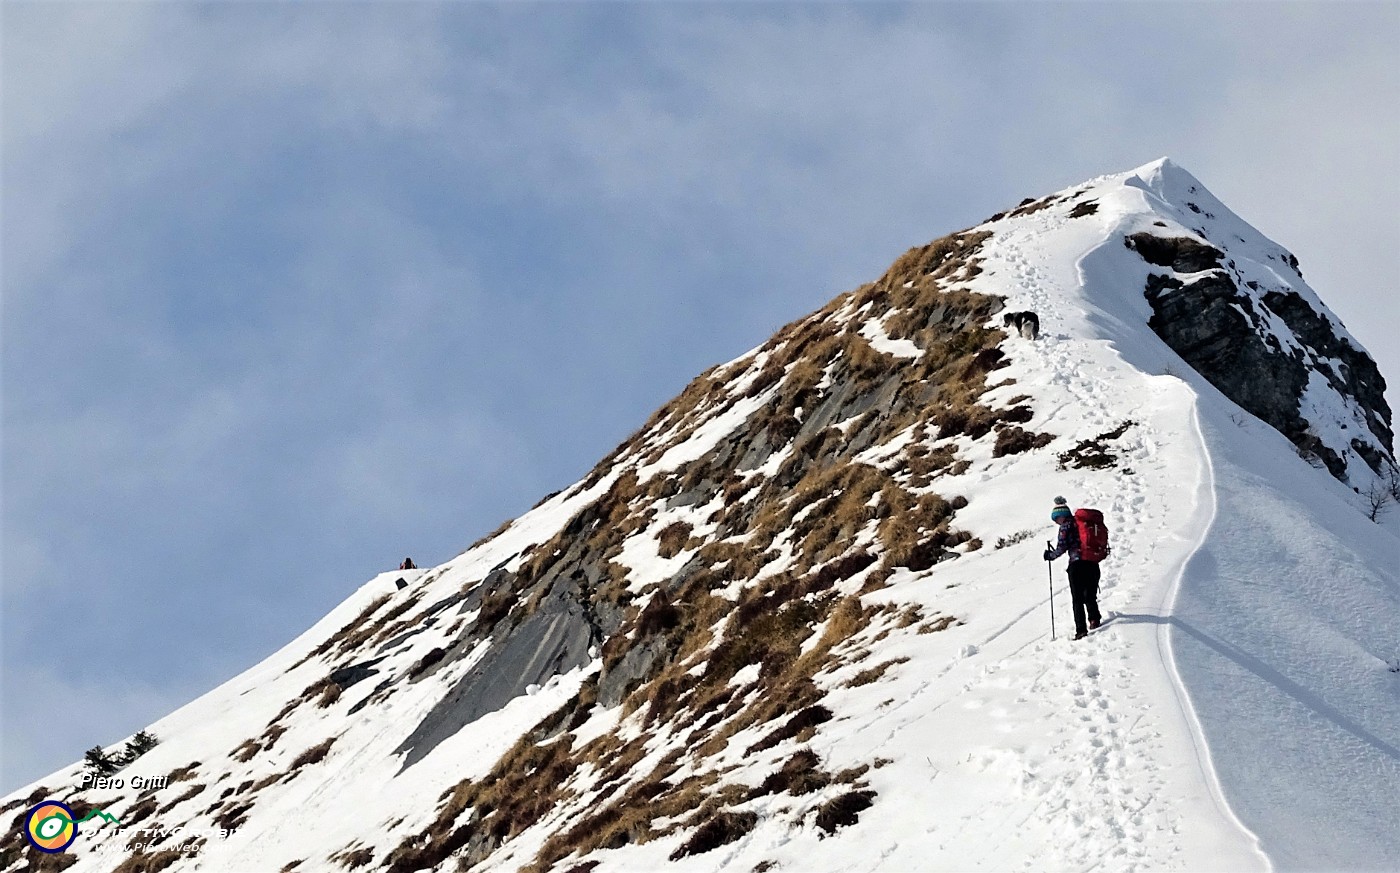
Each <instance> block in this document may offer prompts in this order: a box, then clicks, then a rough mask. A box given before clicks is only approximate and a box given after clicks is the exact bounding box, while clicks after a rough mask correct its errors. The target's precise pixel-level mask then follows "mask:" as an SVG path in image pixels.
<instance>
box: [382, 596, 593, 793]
mask: <svg viewBox="0 0 1400 873" xmlns="http://www.w3.org/2000/svg"><path fill="white" fill-rule="evenodd" d="M601 639H602V632H601V630H600V629H599V628H598V627H597V626H596V625H595V624H594V621H593V619H592V618H591V616H590V615H589V612H588V610H587V607H586V604H585V601H584V599H583V596H582V594H581V593H580V592H579V590H578V588H577V586H575V585H572V584H569V583H561V584H557V585H555V587H554V589H553V590H551V592H550V593H549V594H548V595H547V596H546V597H545V598H544V599H543V600H542V601H541V602H540V604H539V607H538V608H537V609H536V610H535V611H534V612H533V613H531V614H530V615H529V616H527V617H526V618H525V619H524V620H523V621H521V622H520V624H519V625H516V626H514V627H511V626H510V622H503V623H502V625H501V626H500V627H499V628H498V630H497V631H496V632H495V634H493V638H492V643H491V648H490V650H489V651H488V652H487V653H486V655H485V657H483V658H482V660H481V661H480V662H479V663H478V664H477V665H476V666H475V667H473V668H472V670H471V672H469V673H468V674H467V675H465V676H463V677H462V678H461V679H460V680H458V682H457V683H456V684H455V685H454V686H453V687H452V689H451V690H449V691H448V692H447V694H446V695H444V696H443V698H442V699H441V700H439V701H438V703H437V705H436V706H434V707H433V709H432V711H431V712H429V713H428V714H427V716H425V717H424V718H423V720H422V721H421V722H420V723H419V724H418V727H417V728H416V729H414V731H413V733H412V734H410V735H409V737H408V738H407V739H406V740H404V741H403V743H402V744H401V745H400V746H399V748H398V749H396V750H395V752H396V753H407V756H406V757H405V759H404V763H403V769H408V768H409V767H411V766H413V765H414V764H416V763H417V762H418V761H420V760H421V759H422V758H423V756H425V755H427V754H428V753H429V752H431V751H432V750H433V749H434V748H436V747H437V745H438V744H439V743H441V742H442V741H443V740H445V739H447V738H448V737H450V736H452V735H453V734H455V733H457V732H458V731H459V730H461V729H462V728H463V727H465V726H466V725H468V724H470V723H471V722H474V721H476V720H477V719H479V718H481V717H482V716H484V715H486V714H487V713H490V712H494V711H496V710H498V709H500V708H502V707H503V706H505V705H506V704H507V703H509V702H510V701H511V700H513V699H515V698H516V697H518V696H520V695H521V694H524V693H525V692H526V689H527V688H528V687H529V686H530V685H537V684H543V683H544V682H546V681H547V680H548V679H549V677H551V676H554V675H556V674H558V673H564V672H567V671H569V670H572V669H574V668H575V667H581V666H583V665H585V664H587V663H588V661H589V654H588V650H589V648H590V647H592V646H594V645H597V644H598V643H600V642H601ZM463 643H464V644H465V645H458V646H456V647H454V651H453V653H451V654H449V656H448V657H446V658H444V660H443V661H442V663H441V664H440V665H439V666H438V667H437V669H439V670H440V669H442V668H443V666H445V665H447V664H450V663H453V662H455V661H458V660H460V659H461V658H462V657H464V656H465V655H466V653H467V652H469V651H470V650H471V647H472V646H471V644H472V643H473V641H472V640H471V639H470V638H468V639H466V640H464V641H463Z"/></svg>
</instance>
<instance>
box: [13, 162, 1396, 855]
mask: <svg viewBox="0 0 1400 873" xmlns="http://www.w3.org/2000/svg"><path fill="white" fill-rule="evenodd" d="M1296 266H1297V265H1296V260H1295V259H1293V258H1292V256H1291V255H1289V254H1288V253H1287V252H1285V251H1284V250H1283V249H1281V248H1279V247H1278V246H1277V245H1275V244H1273V243H1272V242H1270V241H1268V240H1266V239H1264V238H1263V237H1262V236H1261V235H1259V234H1258V232H1257V231H1255V230H1253V228H1251V227H1249V225H1247V224H1245V223H1244V222H1243V221H1242V220H1240V219H1238V218H1237V217H1235V216H1234V215H1233V214H1232V213H1230V212H1229V210H1228V209H1226V208H1225V207H1224V206H1223V204H1220V203H1219V201H1217V200H1215V198H1214V197H1213V196H1211V195H1210V194H1209V192H1208V191H1206V190H1205V189H1204V187H1203V186H1201V185H1200V183H1199V182H1197V181H1196V180H1195V179H1194V178H1192V177H1191V176H1190V174H1188V173H1186V172H1185V171H1184V170H1182V169H1180V168H1179V167H1176V166H1175V165H1174V164H1172V163H1170V162H1169V161H1165V160H1163V161H1158V162H1155V163H1153V164H1149V165H1147V166H1145V167H1142V168H1139V169H1137V170H1134V171H1131V172H1129V173H1124V174H1118V175H1114V176H1106V177H1103V178H1100V179H1096V180H1093V181H1091V182H1089V183H1086V184H1084V185H1081V186H1077V187H1075V188H1073V189H1070V190H1068V191H1065V192H1061V193H1059V194H1056V195H1051V196H1050V197H1046V198H1042V199H1040V200H1031V201H1027V202H1025V203H1023V204H1021V205H1020V206H1019V207H1017V208H1016V209H1013V210H1010V211H1009V212H1008V213H1005V214H1003V215H999V216H996V217H994V218H993V219H992V220H989V221H988V222H987V223H985V224H983V225H979V226H978V227H976V228H972V229H970V230H967V231H963V232H961V233H957V234H953V235H951V236H948V237H945V238H942V239H940V240H937V241H935V242H933V243H931V244H929V245H927V246H922V247H919V248H915V249H911V250H910V251H909V252H908V253H906V254H905V255H904V256H902V257H901V258H899V259H898V260H897V261H896V262H895V264H894V265H893V266H892V267H891V268H890V270H889V271H888V272H887V273H886V274H885V275H884V276H882V277H881V278H880V279H879V280H877V281H876V282H873V283H870V284H868V285H865V286H862V287H861V288H858V289H856V290H854V291H852V292H848V293H846V294H843V295H841V296H839V297H837V298H836V299H835V300H833V301H832V302H831V303H830V304H828V305H827V306H826V307H824V308H823V309H822V310H820V311H818V312H816V313H814V314H812V315H811V316H808V317H807V318H804V319H802V320H799V321H796V322H794V323H793V324H791V325H789V326H787V327H786V328H784V329H783V330H782V331H780V332H779V333H778V334H777V335H776V336H775V337H773V339H771V340H770V341H768V342H767V343H765V344H764V345H762V346H760V347H759V348H757V349H755V350H753V351H751V352H749V353H747V354H745V355H743V356H741V357H740V358H738V359H736V360H735V361H732V362H729V363H727V364H724V365H721V366H718V367H715V368H713V369H711V370H710V371H708V372H707V373H705V374H702V375H701V376H700V377H698V378H697V379H696V380H695V381H694V382H692V383H691V385H690V386H689V387H688V388H687V389H686V390H685V391H684V392H683V393H682V394H681V395H680V396H679V397H677V398H676V399H675V400H673V401H672V402H671V403H669V404H667V405H666V406H665V407H663V408H662V409H661V410H659V411H658V412H657V413H656V414H655V415H654V416H653V417H652V418H651V420H650V421H649V422H647V424H646V425H645V426H644V427H643V428H642V429H641V430H639V431H638V432H637V433H636V434H635V435H634V436H633V437H632V438H631V439H629V440H628V441H626V442H625V443H624V444H623V445H622V446H619V447H618V449H617V450H616V451H614V452H613V453H612V454H611V455H610V456H609V457H608V458H605V459H604V460H603V461H602V462H600V463H599V464H598V466H597V467H596V468H595V469H594V470H593V471H592V472H591V473H590V474H589V475H588V476H587V477H585V478H584V479H583V480H582V481H580V482H579V483H577V484H575V485H573V486H571V487H570V488H567V489H565V490H564V491H563V492H561V493H559V494H557V495H554V496H552V497H550V498H548V499H546V500H545V501H543V502H542V503H541V504H540V505H539V506H537V507H536V508H535V509H534V510H532V511H531V512H529V513H527V514H525V515H524V516H521V517H520V518H519V519H516V520H515V521H513V522H511V523H510V524H508V525H506V526H504V527H503V528H502V529H501V530H500V531H498V532H497V533H495V534H494V535H492V536H490V537H488V538H486V539H485V540H484V541H482V542H480V543H478V544H477V545H476V546H474V547H472V548H471V549H469V550H468V551H466V552H465V553H463V554H462V555H460V556H458V557H457V558H455V559H453V560H452V561H449V562H447V563H446V564H443V565H441V566H439V567H435V568H432V569H429V570H426V571H421V572H413V573H394V574H383V575H381V576H379V577H377V578H375V579H373V580H371V581H370V582H368V583H367V584H366V585H364V586H363V587H362V588H361V589H360V590H359V591H357V592H356V593H355V594H354V595H352V596H351V597H350V598H348V599H347V600H346V601H345V603H343V604H342V605H341V606H339V607H338V608H337V609H336V610H334V611H333V612H332V613H331V614H330V615H328V616H327V617H326V618H325V619H323V620H322V621H321V622H319V623H317V625H315V626H314V627H313V628H311V629H310V630H308V631H307V632H306V633H305V634H303V635H302V636H301V637H299V638H298V639H297V640H295V641H293V642H292V643H291V644H289V645H288V646H287V647H286V648H284V649H283V650H282V651H281V652H279V653H277V654H276V655H274V656H273V657H271V658H269V659H268V660H266V661H265V662H263V663H262V664H260V665H258V666H257V667H254V668H253V669H251V670H249V671H248V672H247V673H245V674H243V675H242V676H239V677H237V678H235V679H234V680H232V681H230V682H229V683H227V684H225V685H223V686H221V687H220V688H218V689H215V690H214V691H211V692H210V693H209V694H207V695H205V696H204V697H202V698H200V699H199V700H196V701H194V702H193V703H191V704H189V705H188V706H186V707H183V708H182V709H180V710H178V711H176V712H175V713H173V714H171V715H170V716H168V717H166V718H165V719H162V720H161V721H160V722H157V723H156V724H155V725H152V726H151V730H152V731H154V732H155V733H156V734H158V735H159V736H160V737H161V739H162V743H161V744H160V745H159V746H157V747H156V748H155V749H153V750H152V751H150V752H148V753H147V754H146V755H144V756H143V757H141V758H140V759H138V760H137V761H136V762H134V763H133V764H131V765H130V766H129V767H128V768H127V770H126V771H124V774H125V775H126V776H128V777H131V776H136V775H140V776H151V775H166V776H168V777H169V784H168V785H167V786H166V787H164V788H153V789H139V790H138V789H136V788H135V787H134V786H132V787H119V788H115V789H104V790H94V789H88V790H78V786H79V774H80V772H81V768H80V767H79V766H78V765H74V766H73V767H71V768H68V769H66V770H64V771H60V772H59V773H56V774H53V775H52V776H50V777H48V778H46V779H44V780H41V781H40V782H39V783H36V784H35V785H33V786H29V787H27V788H26V789H23V790H22V791H20V792H17V793H16V794H15V795H12V796H11V797H7V798H5V799H4V800H3V801H0V809H3V811H4V814H5V815H6V816H8V817H9V818H10V819H11V822H10V829H9V831H8V832H7V834H6V836H5V837H4V841H3V842H2V843H0V852H3V855H0V870H12V869H62V866H63V864H65V863H72V869H74V870H126V871H136V870H161V869H167V868H168V869H173V870H179V869H206V870H250V871H262V870H268V871H273V870H322V869H355V868H359V867H369V868H370V869H387V870H398V871H408V870H425V869H467V868H473V869H479V870H487V869H492V870H495V869H502V870H508V869H535V870H545V869H554V870H561V871H565V870H568V871H574V870H577V871H580V873H582V871H587V870H598V871H608V870H654V869H663V868H664V869H671V868H675V869H677V870H720V869H725V870H729V869H733V870H759V869H762V870H959V869H982V868H987V869H1009V868H1012V867H1016V868H1024V869H1090V868H1093V867H1096V866H1102V867H1108V868H1110V869H1124V870H1130V869H1162V868H1165V869H1187V870H1195V869H1246V868H1248V869H1259V868H1264V867H1267V866H1270V865H1272V866H1276V867H1281V868H1289V867H1300V868H1319V867H1347V868H1367V867H1369V868H1374V869H1381V868H1384V867H1387V866H1394V864H1393V863H1391V862H1393V861H1395V860H1396V859H1400V834H1397V833H1396V829H1395V828H1394V826H1393V824H1392V823H1391V822H1390V818H1391V816H1390V813H1389V812H1388V810H1393V809H1394V808H1395V803H1394V802H1393V801H1394V800H1397V799H1400V797H1396V792H1397V789H1396V786H1397V785H1400V752H1397V751H1396V750H1397V747H1400V728H1397V724H1400V720H1397V719H1396V717H1395V716H1396V715H1397V714H1400V678H1397V677H1400V674H1396V673H1392V672H1390V671H1389V670H1388V669H1387V665H1386V661H1387V659H1389V658H1396V657H1400V651H1396V650H1395V647H1396V646H1397V645H1400V643H1397V641H1396V639H1395V637H1394V632H1393V629H1394V626H1395V618H1396V616H1397V614H1400V580H1397V575H1396V569H1395V568H1396V563H1397V562H1396V561H1395V560H1394V558H1395V557H1396V556H1397V552H1398V551H1400V539H1397V531H1400V526H1397V524H1396V522H1395V519H1394V517H1393V516H1390V517H1383V518H1382V522H1383V523H1382V524H1374V523H1372V522H1371V521H1370V520H1369V519H1367V518H1366V515H1365V506H1364V504H1363V501H1362V500H1361V498H1360V495H1359V494H1358V493H1357V491H1353V490H1352V489H1353V488H1356V489H1358V490H1365V489H1368V488H1371V487H1373V486H1375V485H1376V484H1377V483H1380V484H1384V482H1385V477H1386V475H1387V474H1388V473H1389V472H1390V471H1391V470H1393V468H1394V454H1393V446H1392V443H1391V422H1390V410H1389V409H1388V408H1386V406H1385V404H1384V399H1383V395H1382V393H1381V392H1382V391H1383V388H1384V383H1383V382H1382V381H1381V379H1380V374H1379V373H1378V372H1376V371H1375V367H1374V364H1373V363H1371V362H1370V359H1369V357H1367V356H1366V355H1365V352H1364V350H1363V349H1361V347H1360V345H1359V344H1358V343H1356V341H1355V340H1354V339H1353V338H1351V337H1350V335H1349V334H1347V333H1346V331H1345V329H1344V328H1343V327H1342V326H1341V324H1340V322H1339V321H1338V320H1337V319H1336V317H1335V316H1334V315H1332V314H1331V313H1330V312H1329V311H1328V310H1327V309H1326V307H1325V306H1324V305H1323V304H1322V303H1321V301H1320V300H1319V299H1318V298H1317V296H1316V294H1315V293H1314V292H1313V291H1312V290H1311V289H1309V288H1308V287H1307V285H1306V283H1305V282H1304V281H1303V280H1302V277H1301V275H1300V274H1298V273H1297V271H1296ZM1023 311H1033V312H1035V313H1036V314H1037V315H1038V317H1039V321H1040V331H1041V334H1040V337H1039V339H1036V340H1028V339H1023V338H1021V337H1020V336H1017V335H1014V332H1008V331H1005V330H1003V329H1002V326H1003V320H1002V315H1003V314H1004V313H1005V312H1023ZM1222 336H1223V337H1225V338H1224V339H1222ZM1265 364H1267V366H1268V368H1269V373H1270V374H1272V375H1271V377H1270V378H1268V379H1265V378H1263V377H1262V376H1261V375H1260V374H1257V373H1253V372H1252V371H1247V370H1245V369H1244V368H1245V367H1253V366H1263V365H1265ZM1299 368H1301V371H1302V373H1303V374H1304V378H1303V379H1302V380H1301V381H1300V380H1299V379H1298V378H1297V377H1296V373H1297V370H1298V369H1299ZM1242 373H1243V374H1245V375H1246V376H1247V377H1249V378H1243V379H1241V378H1240V376H1241V374H1242ZM1260 383H1268V384H1266V385H1264V386H1263V387H1262V388H1261V387H1259V386H1260ZM1295 389H1296V393H1293V394H1292V395H1290V394H1289V392H1290V391H1295ZM1236 403H1238V404H1239V405H1238V406H1237V405H1236ZM1242 409H1243V411H1242ZM1300 422H1301V424H1300ZM1285 437H1286V438H1285ZM1290 441H1291V442H1290ZM1300 449H1301V450H1302V451H1303V453H1304V454H1307V455H1310V456H1312V457H1315V458H1317V459H1319V463H1320V464H1321V465H1325V466H1326V467H1327V468H1328V469H1325V470H1324V469H1315V468H1314V467H1313V466H1311V465H1310V464H1309V463H1307V460H1306V459H1305V458H1301V457H1300V456H1299V450H1300ZM1329 473H1330V475H1329ZM1059 493H1064V494H1066V495H1067V496H1069V497H1070V499H1071V500H1072V502H1074V503H1076V504H1077V505H1093V506H1098V507H1100V508H1101V509H1103V510H1104V512H1105V515H1106V516H1107V517H1108V519H1109V524H1110V526H1111V527H1112V529H1113V535H1114V543H1115V548H1114V554H1113V557H1112V559H1111V560H1110V561H1109V562H1108V563H1106V564H1105V567H1104V573H1105V578H1104V585H1103V591H1102V594H1101V602H1102V604H1103V606H1104V607H1105V608H1106V609H1107V610H1109V611H1110V616H1111V617H1110V620H1109V621H1108V623H1107V624H1106V625H1105V627H1104V628H1103V629H1102V630H1101V631H1099V632H1098V633H1096V634H1094V635H1093V636H1091V637H1090V639H1088V640H1085V641H1081V642H1077V643H1073V644H1071V643H1069V642H1068V641H1067V640H1066V636H1067V635H1066V634H1065V629H1066V626H1067V622H1068V618H1067V616H1066V615H1065V612H1066V611H1067V607H1068V597H1067V594H1066V592H1065V590H1064V581H1063V572H1062V570H1060V569H1059V568H1057V569H1056V570H1055V572H1054V575H1053V576H1052V577H1051V579H1052V580H1053V581H1052V582H1049V583H1047V578H1046V571H1045V568H1044V566H1043V562H1042V561H1041V559H1040V550H1041V548H1042V546H1041V545H1040V541H1041V540H1043V539H1045V538H1046V537H1047V536H1049V534H1050V533H1051V527H1050V525H1049V522H1048V518H1047V516H1048V512H1049V508H1050V496H1051V495H1053V494H1059ZM399 578H402V579H403V581H404V582H405V583H406V587H404V588H402V589H400V588H399V587H398V586H397V585H396V584H395V582H396V580H398V579H399ZM1052 588H1053V589H1054V591H1055V595H1056V597H1055V599H1056V601H1057V605H1058V607H1059V609H1060V611H1059V613H1058V615H1057V624H1058V631H1059V638H1058V639H1057V640H1055V641H1054V642H1052V641H1051V640H1050V626H1049V625H1050V604H1049V603H1048V602H1047V600H1048V596H1049V594H1050V591H1051V589H1052ZM1387 647H1389V648H1387ZM43 798H55V799H60V800H66V801H69V802H70V805H72V806H73V807H74V810H75V812H77V813H78V815H79V816H80V817H81V816H82V815H85V814H86V813H87V811H88V809H89V808H90V807H97V808H101V809H104V810H105V811H107V812H109V813H112V814H113V815H115V816H117V818H118V819H120V821H121V825H120V827H119V828H118V827H116V826H114V825H104V826H102V827H98V828H92V829H91V830H88V829H87V828H88V826H87V825H84V826H82V827H81V828H80V830H81V831H82V833H81V835H80V837H79V839H78V841H77V842H76V843H75V844H74V846H73V848H72V849H70V850H69V851H68V852H67V853H64V854H62V855H42V856H41V855H39V854H38V853H36V852H35V851H34V850H32V849H29V848H25V847H24V843H23V839H24V838H23V836H22V833H21V831H22V827H23V818H24V813H25V811H26V809H27V808H28V807H29V806H31V805H32V804H34V803H37V802H38V801H39V800H41V799H43ZM154 823H159V826H160V827H161V828H162V829H171V828H185V829H187V830H186V833H188V834H190V835H191V839H190V841H189V842H188V843H187V842H186V841H184V840H181V839H180V836H179V834H178V833H175V834H173V835H168V836H166V837H163V838H161V837H159V836H157V837H156V838H155V839H152V838H151V836H150V835H145V836H143V835H140V834H138V831H139V830H140V829H142V828H149V827H151V826H152V825H153V824H154ZM210 829H215V830H217V831H218V832H217V833H214V832H211V831H210ZM152 842H155V843H156V845H154V846H152V845H149V844H150V843H152ZM138 844H140V845H139V847H138ZM188 845H193V846H195V848H194V849H187V848H185V847H186V846H188Z"/></svg>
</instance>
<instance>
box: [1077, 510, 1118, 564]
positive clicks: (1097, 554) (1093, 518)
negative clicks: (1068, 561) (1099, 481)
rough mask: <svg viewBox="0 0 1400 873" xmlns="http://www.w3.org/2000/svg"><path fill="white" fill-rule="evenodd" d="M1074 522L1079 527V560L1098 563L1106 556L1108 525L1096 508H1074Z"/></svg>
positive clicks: (1107, 550)
mask: <svg viewBox="0 0 1400 873" xmlns="http://www.w3.org/2000/svg"><path fill="white" fill-rule="evenodd" d="M1074 524H1075V527H1078V528H1079V560H1081V561H1093V562H1094V563H1098V562H1099V561H1102V560H1103V559H1104V558H1107V557H1108V552H1109V548H1108V526H1107V525H1105V524H1104V523H1103V513H1102V512H1099V511H1098V510H1097V509H1076V510H1075V511H1074Z"/></svg>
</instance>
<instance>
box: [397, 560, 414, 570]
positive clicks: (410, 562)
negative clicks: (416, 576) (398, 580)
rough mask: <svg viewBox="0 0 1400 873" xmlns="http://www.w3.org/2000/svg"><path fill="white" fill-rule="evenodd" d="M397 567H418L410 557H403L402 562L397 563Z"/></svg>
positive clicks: (407, 568) (404, 568)
mask: <svg viewBox="0 0 1400 873" xmlns="http://www.w3.org/2000/svg"><path fill="white" fill-rule="evenodd" d="M399 569H400V570H417V569H418V565H417V564H415V563H413V559H412V558H404V559H403V563H402V564H400V565H399Z"/></svg>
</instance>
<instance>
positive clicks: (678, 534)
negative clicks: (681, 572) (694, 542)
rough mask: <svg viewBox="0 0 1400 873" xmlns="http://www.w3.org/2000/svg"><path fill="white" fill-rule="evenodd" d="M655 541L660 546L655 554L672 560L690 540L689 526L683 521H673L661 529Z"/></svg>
mask: <svg viewBox="0 0 1400 873" xmlns="http://www.w3.org/2000/svg"><path fill="white" fill-rule="evenodd" d="M656 539H657V542H658V544H659V546H660V548H658V549H657V554H659V555H660V556H661V557H663V558H667V559H670V558H674V557H675V556H676V555H679V554H680V553H681V550H682V549H683V548H685V544H686V542H688V541H689V540H690V525H688V524H686V523H685V522H683V521H673V522H671V523H670V524H668V525H666V526H665V527H664V528H662V529H661V532H660V533H658V534H657V535H656Z"/></svg>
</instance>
